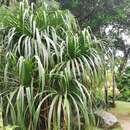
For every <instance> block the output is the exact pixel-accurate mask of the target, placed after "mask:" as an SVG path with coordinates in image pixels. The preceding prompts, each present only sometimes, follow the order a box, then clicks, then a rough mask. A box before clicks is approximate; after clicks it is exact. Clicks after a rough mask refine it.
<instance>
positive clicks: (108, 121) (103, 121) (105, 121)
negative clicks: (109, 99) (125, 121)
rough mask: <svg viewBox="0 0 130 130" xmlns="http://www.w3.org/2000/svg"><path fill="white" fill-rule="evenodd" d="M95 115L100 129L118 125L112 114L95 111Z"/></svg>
mask: <svg viewBox="0 0 130 130" xmlns="http://www.w3.org/2000/svg"><path fill="white" fill-rule="evenodd" d="M95 115H96V117H97V118H98V119H99V121H100V123H99V124H100V127H102V128H115V127H117V126H118V124H119V122H118V120H117V118H116V117H115V116H114V115H113V114H111V113H109V112H106V111H104V110H100V111H96V112H95Z"/></svg>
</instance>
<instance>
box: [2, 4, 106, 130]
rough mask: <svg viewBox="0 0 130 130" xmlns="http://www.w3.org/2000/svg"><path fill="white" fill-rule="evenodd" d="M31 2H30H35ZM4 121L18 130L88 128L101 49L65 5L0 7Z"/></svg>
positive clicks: (99, 80) (101, 66)
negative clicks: (5, 90) (61, 8)
mask: <svg viewBox="0 0 130 130" xmlns="http://www.w3.org/2000/svg"><path fill="white" fill-rule="evenodd" d="M35 6H36V5H35ZM0 25H1V32H2V37H3V42H2V51H3V54H4V55H5V61H6V64H5V69H4V70H5V71H4V78H3V79H4V83H3V84H4V85H5V86H6V87H7V88H11V90H10V92H7V93H6V96H5V95H2V96H3V99H4V100H5V101H7V103H6V102H5V106H6V109H5V110H4V119H5V120H6V122H5V123H9V124H12V125H17V126H18V129H19V130H25V129H28V130H40V129H47V130H51V129H55V130H60V129H62V128H63V129H64V130H71V129H73V130H74V129H78V130H81V129H86V130H87V129H88V128H89V127H90V125H91V124H92V123H95V120H94V115H93V111H94V110H96V105H95V96H96V95H95V93H96V92H97V91H98V90H99V89H100V88H101V86H102V84H101V83H102V82H103V80H104V56H103V55H102V54H103V53H104V48H103V45H102V41H101V40H98V39H97V38H96V37H95V36H94V35H93V34H92V33H91V30H90V28H87V29H83V30H80V27H79V26H78V23H77V21H76V20H75V18H74V16H73V15H72V14H71V13H70V12H69V11H68V10H60V9H58V8H56V6H53V5H51V4H50V5H48V4H45V3H43V4H42V5H40V6H37V7H35V8H34V4H33V3H32V4H31V5H29V4H28V2H26V1H23V2H20V3H15V6H14V5H13V6H11V7H8V8H6V7H4V6H2V7H0Z"/></svg>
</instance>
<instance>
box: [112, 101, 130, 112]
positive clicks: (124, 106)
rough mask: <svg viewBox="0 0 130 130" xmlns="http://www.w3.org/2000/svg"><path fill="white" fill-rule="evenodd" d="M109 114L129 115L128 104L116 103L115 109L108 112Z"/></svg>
mask: <svg viewBox="0 0 130 130" xmlns="http://www.w3.org/2000/svg"><path fill="white" fill-rule="evenodd" d="M110 111H111V112H115V113H117V114H118V113H119V114H130V103H129V102H123V101H116V107H115V108H112V109H111V110H110Z"/></svg>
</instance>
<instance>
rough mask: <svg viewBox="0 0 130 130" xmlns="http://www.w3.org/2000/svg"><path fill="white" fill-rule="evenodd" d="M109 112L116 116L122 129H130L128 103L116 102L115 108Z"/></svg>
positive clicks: (129, 105) (129, 104)
mask: <svg viewBox="0 0 130 130" xmlns="http://www.w3.org/2000/svg"><path fill="white" fill-rule="evenodd" d="M111 112H112V113H113V114H114V115H115V116H116V117H117V119H118V120H119V122H120V125H121V127H122V129H123V130H130V103H127V102H121V101H117V102H116V108H113V109H112V110H111Z"/></svg>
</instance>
